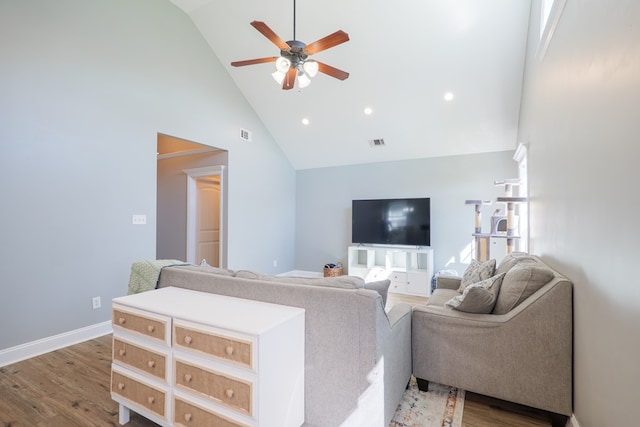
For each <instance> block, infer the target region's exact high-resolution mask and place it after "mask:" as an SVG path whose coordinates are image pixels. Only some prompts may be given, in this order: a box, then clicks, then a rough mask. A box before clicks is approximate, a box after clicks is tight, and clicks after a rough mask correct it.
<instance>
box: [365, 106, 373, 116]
mask: <svg viewBox="0 0 640 427" xmlns="http://www.w3.org/2000/svg"><path fill="white" fill-rule="evenodd" d="M364 113H365V114H366V115H367V116H370V115H371V114H372V113H373V109H372V108H371V107H367V108H365V109H364Z"/></svg>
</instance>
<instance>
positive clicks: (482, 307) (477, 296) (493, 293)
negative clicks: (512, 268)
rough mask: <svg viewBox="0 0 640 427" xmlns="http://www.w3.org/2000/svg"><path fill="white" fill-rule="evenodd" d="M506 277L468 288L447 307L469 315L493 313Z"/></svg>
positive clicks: (452, 299)
mask: <svg viewBox="0 0 640 427" xmlns="http://www.w3.org/2000/svg"><path fill="white" fill-rule="evenodd" d="M504 276H505V274H504V273H502V274H499V275H497V276H493V277H489V278H488V279H485V280H483V281H481V282H478V283H474V284H472V285H469V286H467V287H466V288H465V289H464V292H463V293H462V295H458V296H456V297H453V298H451V299H450V300H449V301H447V303H446V304H445V307H447V308H451V309H454V310H458V311H464V312H467V313H485V314H488V313H491V311H492V310H493V307H494V306H495V304H496V299H497V298H498V293H499V291H500V285H501V284H502V280H503V279H504Z"/></svg>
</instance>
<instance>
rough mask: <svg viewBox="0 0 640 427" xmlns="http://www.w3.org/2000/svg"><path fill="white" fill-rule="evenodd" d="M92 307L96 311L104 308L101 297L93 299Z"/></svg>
mask: <svg viewBox="0 0 640 427" xmlns="http://www.w3.org/2000/svg"><path fill="white" fill-rule="evenodd" d="M91 306H92V307H93V309H94V310H96V309H98V308H100V307H101V306H102V303H101V302H100V297H93V298H91Z"/></svg>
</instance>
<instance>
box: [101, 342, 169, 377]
mask: <svg viewBox="0 0 640 427" xmlns="http://www.w3.org/2000/svg"><path fill="white" fill-rule="evenodd" d="M113 360H117V361H119V362H121V363H123V364H125V365H129V366H133V367H134V368H137V369H139V370H141V371H144V372H147V373H149V374H151V375H154V376H156V377H158V378H160V379H162V380H165V381H166V367H167V366H166V365H167V356H166V355H164V354H160V353H156V352H153V351H151V350H147V349H145V348H142V347H138V346H136V345H133V344H131V343H128V342H125V341H121V340H119V339H118V338H115V337H114V338H113Z"/></svg>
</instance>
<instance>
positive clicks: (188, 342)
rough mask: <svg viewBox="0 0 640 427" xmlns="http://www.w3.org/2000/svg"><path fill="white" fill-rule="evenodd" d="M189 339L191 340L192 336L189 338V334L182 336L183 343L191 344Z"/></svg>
mask: <svg viewBox="0 0 640 427" xmlns="http://www.w3.org/2000/svg"><path fill="white" fill-rule="evenodd" d="M191 341H193V338H191V337H190V336H189V335H187V336H186V337H184V343H185V344H187V345H189V344H191Z"/></svg>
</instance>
